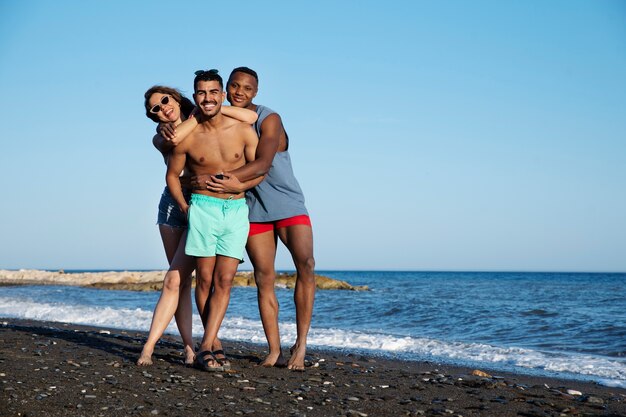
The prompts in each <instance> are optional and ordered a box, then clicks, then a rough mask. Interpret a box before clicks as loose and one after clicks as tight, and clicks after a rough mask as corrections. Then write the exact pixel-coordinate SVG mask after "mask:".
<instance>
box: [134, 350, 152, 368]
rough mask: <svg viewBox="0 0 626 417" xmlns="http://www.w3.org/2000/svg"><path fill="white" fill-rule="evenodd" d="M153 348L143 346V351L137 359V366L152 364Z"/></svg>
mask: <svg viewBox="0 0 626 417" xmlns="http://www.w3.org/2000/svg"><path fill="white" fill-rule="evenodd" d="M152 352H153V350H152V349H148V348H147V347H146V346H144V347H143V350H142V351H141V355H139V359H137V366H150V365H152Z"/></svg>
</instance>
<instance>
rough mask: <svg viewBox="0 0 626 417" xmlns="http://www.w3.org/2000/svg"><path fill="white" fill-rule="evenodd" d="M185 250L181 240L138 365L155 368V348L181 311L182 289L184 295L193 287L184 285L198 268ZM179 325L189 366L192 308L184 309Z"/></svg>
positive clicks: (164, 281)
mask: <svg viewBox="0 0 626 417" xmlns="http://www.w3.org/2000/svg"><path fill="white" fill-rule="evenodd" d="M183 236H184V235H183ZM184 246H185V241H184V239H180V240H179V249H178V250H177V251H176V254H175V255H174V257H173V259H172V263H171V266H170V269H169V270H168V272H167V273H166V274H165V278H164V279H163V289H162V290H161V296H160V297H159V301H158V302H157V305H156V307H155V309H154V314H153V316H152V324H151V325H150V333H149V334H148V340H146V343H145V345H144V347H143V349H142V351H141V355H140V356H139V359H138V360H137V365H140V366H145V365H152V353H153V352H154V347H155V345H156V343H157V342H158V341H159V339H160V338H161V336H163V332H164V331H165V329H166V328H167V326H168V325H169V323H170V321H172V317H173V316H174V314H175V313H176V311H177V310H178V309H179V305H180V297H181V289H182V291H185V288H189V286H190V283H188V282H185V281H188V280H189V277H190V275H191V273H192V272H193V270H194V268H195V262H194V260H193V258H190V257H188V256H186V255H185V253H184ZM181 248H182V250H181ZM183 304H184V301H183ZM177 325H178V329H179V331H180V333H181V337H182V338H183V343H184V345H185V362H187V359H188V356H189V354H190V353H191V355H192V357H193V347H192V343H193V341H192V337H191V308H189V309H187V310H185V309H184V306H183V310H182V311H181V314H180V316H179V320H177Z"/></svg>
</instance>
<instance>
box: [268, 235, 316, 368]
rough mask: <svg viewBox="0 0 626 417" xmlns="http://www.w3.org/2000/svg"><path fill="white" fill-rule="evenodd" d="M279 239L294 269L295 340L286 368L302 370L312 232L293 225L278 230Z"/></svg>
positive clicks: (311, 294) (311, 291)
mask: <svg viewBox="0 0 626 417" xmlns="http://www.w3.org/2000/svg"><path fill="white" fill-rule="evenodd" d="M277 233H278V236H279V237H280V240H281V241H282V242H283V243H284V244H285V246H286V247H287V249H289V252H290V253H291V257H292V258H293V262H294V265H295V267H296V272H297V274H298V277H297V280H296V288H295V291H294V296H293V299H294V302H295V304H296V325H297V333H298V334H297V337H296V343H295V344H294V346H293V347H292V348H291V353H292V355H291V358H290V359H289V364H288V365H287V367H288V368H289V369H292V370H296V371H302V370H304V358H305V356H306V343H307V335H308V334H309V329H310V328H311V317H312V316H313V303H314V302H315V259H314V258H313V231H312V229H311V227H310V226H307V225H293V226H288V227H283V228H280V229H278V230H277Z"/></svg>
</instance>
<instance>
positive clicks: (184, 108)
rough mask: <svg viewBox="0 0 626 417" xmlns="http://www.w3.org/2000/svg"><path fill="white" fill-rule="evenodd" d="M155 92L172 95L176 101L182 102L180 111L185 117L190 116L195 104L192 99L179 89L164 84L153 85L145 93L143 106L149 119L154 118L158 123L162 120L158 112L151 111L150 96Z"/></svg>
mask: <svg viewBox="0 0 626 417" xmlns="http://www.w3.org/2000/svg"><path fill="white" fill-rule="evenodd" d="M154 93H161V94H167V95H168V96H170V97H172V98H173V99H174V101H176V102H177V103H178V104H180V111H181V113H182V114H183V115H184V116H185V117H189V114H190V113H191V111H192V110H193V108H194V104H193V103H192V102H191V100H189V99H188V98H187V97H185V96H184V95H182V94H181V92H180V91H178V90H177V89H175V88H171V87H165V86H163V85H155V86H152V87H150V88H149V89H148V91H146V92H145V94H144V95H143V98H144V101H143V106H144V107H145V109H146V116H148V119H150V120H152V121H153V122H156V123H160V122H161V120H160V119H159V117H158V116H157V115H156V114H154V113H151V112H150V108H151V107H150V98H151V97H152V95H153V94H154Z"/></svg>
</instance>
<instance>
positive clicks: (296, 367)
mask: <svg viewBox="0 0 626 417" xmlns="http://www.w3.org/2000/svg"><path fill="white" fill-rule="evenodd" d="M289 351H290V352H291V358H289V363H288V364H287V368H288V369H291V370H292V371H304V358H305V356H306V345H298V344H295V345H293V346H292V348H291V349H289Z"/></svg>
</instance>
